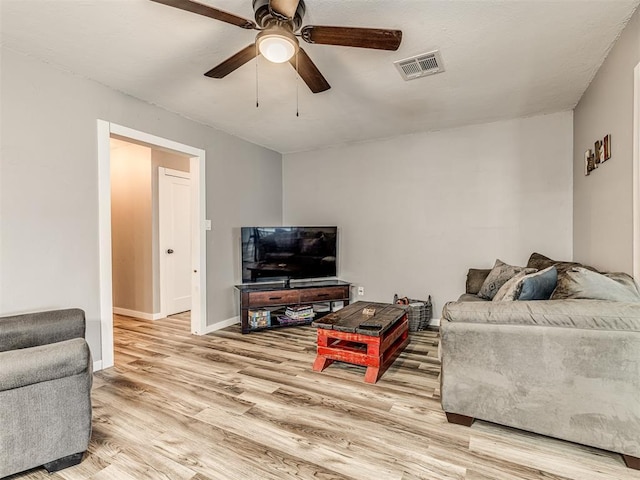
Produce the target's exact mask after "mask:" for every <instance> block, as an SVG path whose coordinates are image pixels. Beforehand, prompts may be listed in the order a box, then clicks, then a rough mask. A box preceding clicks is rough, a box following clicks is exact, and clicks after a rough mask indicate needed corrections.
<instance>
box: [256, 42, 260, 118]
mask: <svg viewBox="0 0 640 480" xmlns="http://www.w3.org/2000/svg"><path fill="white" fill-rule="evenodd" d="M258 54H259V52H258V43H257V42H256V108H258V107H259V106H260V103H259V102H258V62H259V61H260V59H259V58H258Z"/></svg>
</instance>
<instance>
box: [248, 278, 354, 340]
mask: <svg viewBox="0 0 640 480" xmlns="http://www.w3.org/2000/svg"><path fill="white" fill-rule="evenodd" d="M236 288H237V289H238V290H239V291H240V324H241V325H242V333H249V332H255V331H258V330H269V329H272V328H281V327H290V326H295V325H306V324H309V323H311V321H301V322H298V323H287V324H284V325H278V324H274V325H271V326H268V327H258V328H251V326H250V325H249V310H257V309H262V308H267V309H269V310H277V309H278V308H282V309H283V310H284V309H285V308H286V307H289V306H294V305H313V304H316V303H330V306H331V308H330V310H333V302H344V305H348V304H349V297H350V289H351V284H350V283H348V282H343V281H342V280H321V281H314V282H294V283H292V284H291V285H290V287H288V288H287V287H285V286H284V285H283V283H282V282H279V283H257V284H248V285H236Z"/></svg>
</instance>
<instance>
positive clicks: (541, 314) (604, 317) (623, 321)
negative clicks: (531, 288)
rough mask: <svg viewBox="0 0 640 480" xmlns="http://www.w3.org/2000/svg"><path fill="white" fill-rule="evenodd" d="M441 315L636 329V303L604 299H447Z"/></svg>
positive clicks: (639, 321)
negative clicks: (475, 300)
mask: <svg viewBox="0 0 640 480" xmlns="http://www.w3.org/2000/svg"><path fill="white" fill-rule="evenodd" d="M442 319H443V320H447V321H450V322H467V323H490V324H500V325H543V326H553V327H568V328H588V329H598V330H632V331H636V332H640V303H638V302H609V301H604V300H575V299H568V300H547V301H542V302H541V301H538V300H534V301H530V302H528V301H523V302H449V303H447V304H446V305H445V306H444V309H443V311H442Z"/></svg>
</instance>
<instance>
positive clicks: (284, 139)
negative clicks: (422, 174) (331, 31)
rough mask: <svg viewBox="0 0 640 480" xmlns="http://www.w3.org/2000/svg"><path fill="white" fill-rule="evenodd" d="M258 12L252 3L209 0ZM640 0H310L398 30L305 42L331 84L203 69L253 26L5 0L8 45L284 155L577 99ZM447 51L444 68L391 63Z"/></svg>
mask: <svg viewBox="0 0 640 480" xmlns="http://www.w3.org/2000/svg"><path fill="white" fill-rule="evenodd" d="M201 2H202V3H207V4H210V5H212V6H215V7H217V8H220V9H223V10H226V11H229V12H233V13H235V14H237V15H240V16H243V17H246V18H249V19H253V10H252V7H251V0H201ZM639 3H640V0H551V1H545V0H502V1H497V0H475V1H463V0H349V1H345V0H306V5H307V14H306V16H305V18H304V22H303V24H305V25H308V24H315V25H345V26H361V27H381V28H397V29H401V30H402V31H403V32H404V36H403V40H402V44H401V46H400V49H399V50H398V51H396V52H387V51H380V50H366V49H359V48H346V47H335V46H325V45H308V44H304V42H301V44H303V47H304V48H305V50H306V51H307V53H308V54H309V56H311V58H312V59H313V61H314V62H315V64H316V65H317V66H318V68H319V69H320V70H321V72H322V73H323V74H324V76H325V77H326V79H327V80H328V81H329V83H330V84H331V86H332V88H331V89H330V90H328V91H326V92H323V93H319V94H315V95H314V94H312V93H311V92H310V91H309V90H308V88H307V87H306V85H304V84H303V83H301V84H300V85H299V105H300V117H296V115H295V112H296V76H295V72H294V70H293V69H292V68H291V67H290V66H289V65H288V64H281V65H274V64H270V63H269V62H267V61H266V60H264V59H259V63H258V65H259V83H258V85H259V98H260V107H259V108H256V106H255V101H256V98H255V96H256V68H255V65H256V64H255V61H252V62H249V63H248V64H246V65H244V66H243V67H241V68H240V69H238V70H237V71H235V72H233V73H232V74H230V75H229V76H228V77H226V78H225V79H221V80H216V79H210V78H207V77H204V76H203V73H204V72H206V71H208V70H209V69H210V68H212V67H213V66H215V65H217V64H218V63H219V62H221V61H222V60H224V59H226V58H227V57H229V56H230V55H232V54H233V53H235V52H237V51H238V50H240V49H242V48H244V47H245V46H247V45H249V44H251V43H253V40H254V37H255V33H256V32H255V31H250V30H243V29H241V28H238V27H235V26H233V25H229V24H226V23H222V22H219V21H216V20H213V19H210V18H206V17H202V16H200V15H196V14H193V13H189V12H184V11H180V10H177V9H175V8H172V7H167V6H165V5H160V4H157V3H154V2H151V1H148V0H0V9H1V10H0V16H1V28H2V37H1V40H2V43H3V44H4V45H5V46H7V47H9V48H11V49H14V50H17V51H19V52H23V53H27V54H30V55H33V56H35V57H38V58H40V59H42V60H45V61H47V62H50V63H52V64H56V65H59V66H61V67H63V68H64V69H67V70H70V71H72V72H75V73H77V74H79V75H82V76H85V77H88V78H91V79H94V80H97V81H98V82H100V83H103V84H105V85H108V86H110V87H112V88H114V89H117V90H120V91H122V92H126V93H127V94H130V95H133V96H135V97H138V98H140V99H142V100H145V101H147V102H150V103H153V104H156V105H160V106H162V107H164V108H166V109H168V110H170V111H173V112H177V113H179V114H181V115H184V116H185V117H188V118H191V119H194V120H196V121H198V122H201V123H204V124H207V125H211V126H214V127H216V128H219V129H221V130H224V131H226V132H229V133H231V134H233V135H237V136H239V137H242V138H245V139H247V140H249V141H251V142H254V143H257V144H259V145H263V146H266V147H269V148H271V149H273V150H276V151H279V152H282V153H288V152H294V151H300V150H310V149H315V148H319V147H323V146H328V145H337V144H343V143H350V142H357V141H366V140H371V139H376V138H383V137H391V136H395V135H401V134H406V133H413V132H420V131H430V130H437V129H443V128H448V127H454V126H460V125H467V124H473V123H482V122H488V121H494V120H499V119H506V118H514V117H521V116H529V115H536V114H542V113H550V112H556V111H560V110H567V109H571V108H573V107H574V106H575V105H576V103H577V102H578V100H579V99H580V96H581V95H582V93H583V92H584V90H585V89H586V87H587V86H588V84H589V82H590V81H591V79H592V78H593V75H594V74H595V72H596V71H597V69H598V67H599V66H600V64H601V63H602V61H603V60H604V58H605V56H606V53H607V52H608V50H609V49H610V48H611V46H612V44H613V43H614V42H615V39H616V38H617V36H618V35H619V34H620V32H621V31H622V29H623V27H624V25H625V23H626V21H627V20H628V19H629V17H630V16H631V14H632V13H633V11H634V9H635V8H636V7H637V6H638V4H639ZM435 48H439V49H440V50H441V53H442V58H443V61H444V65H445V68H446V72H444V73H442V74H439V75H435V76H430V77H424V78H421V79H418V80H412V81H409V82H405V81H404V80H402V79H401V78H400V75H399V74H398V72H397V71H396V69H395V67H394V66H393V63H392V62H394V61H395V60H399V59H403V58H406V57H409V56H412V55H416V54H419V53H424V52H427V51H430V50H433V49H435Z"/></svg>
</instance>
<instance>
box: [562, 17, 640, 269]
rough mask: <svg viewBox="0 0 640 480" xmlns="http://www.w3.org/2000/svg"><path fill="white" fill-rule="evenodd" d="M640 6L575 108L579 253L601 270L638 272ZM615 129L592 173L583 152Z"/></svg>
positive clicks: (575, 205)
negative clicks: (635, 113) (635, 176)
mask: <svg viewBox="0 0 640 480" xmlns="http://www.w3.org/2000/svg"><path fill="white" fill-rule="evenodd" d="M638 62H640V9H639V10H636V12H635V14H634V15H633V17H632V18H631V20H630V21H629V23H628V24H627V26H626V27H625V29H624V30H623V32H622V35H621V36H620V38H619V39H618V41H617V42H616V44H615V45H614V47H613V49H612V50H611V52H609V55H608V56H607V58H606V60H605V61H604V63H603V64H602V66H601V67H600V69H599V70H598V73H597V74H596V76H595V78H594V79H593V81H592V82H591V84H590V85H589V88H587V90H586V91H585V93H584V95H583V96H582V98H581V99H580V102H578V105H577V106H576V108H575V110H574V137H573V142H574V143H573V145H574V152H573V182H574V197H573V208H574V232H573V242H574V255H575V259H576V260H577V261H579V262H582V263H586V264H588V265H593V266H594V267H596V268H598V269H600V270H606V271H622V272H627V273H629V274H632V273H633V227H632V225H633V183H632V179H633V69H634V67H635V66H636V65H637V64H638ZM607 134H611V159H610V160H608V161H607V162H606V163H605V164H603V165H602V166H601V167H600V168H598V169H597V170H595V171H593V172H591V175H589V176H588V177H587V176H585V175H584V152H585V150H587V149H589V148H590V149H592V150H593V149H594V145H593V144H594V142H595V141H596V140H599V139H602V137H604V136H605V135H607Z"/></svg>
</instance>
